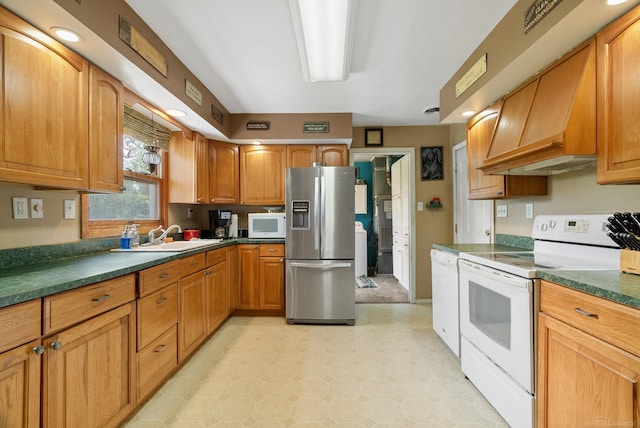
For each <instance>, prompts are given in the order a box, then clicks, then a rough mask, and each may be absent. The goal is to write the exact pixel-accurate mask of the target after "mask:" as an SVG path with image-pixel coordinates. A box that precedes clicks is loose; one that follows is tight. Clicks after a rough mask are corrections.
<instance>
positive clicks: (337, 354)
mask: <svg viewBox="0 0 640 428" xmlns="http://www.w3.org/2000/svg"><path fill="white" fill-rule="evenodd" d="M125 427H126V428H150V427H154V428H155V427H158V428H161V427H180V428H182V427H185V428H186V427H189V428H194V427H229V428H234V427H300V428H302V427H305V428H312V427H332V428H343V427H345V428H346V427H349V428H358V427H362V428H364V427H367V428H369V427H448V428H450V427H478V428H480V427H482V428H487V427H507V424H505V422H504V421H503V420H502V419H501V418H500V416H499V415H498V414H497V413H496V412H495V410H494V409H493V408H492V407H491V406H490V405H489V404H488V403H487V401H486V400H485V399H484V398H483V397H482V396H481V395H480V393H478V391H477V390H476V389H475V388H474V386H473V385H472V384H471V383H470V382H469V381H468V380H466V379H465V377H464V375H463V374H462V372H461V371H460V365H459V362H458V360H457V359H456V358H455V357H454V356H453V355H452V354H451V353H450V352H449V351H448V349H447V348H446V347H445V346H444V345H443V343H442V342H441V341H440V339H439V338H438V336H437V335H436V334H435V333H434V331H433V329H432V326H431V306H430V305H429V304H386V305H366V304H365V305H356V325H355V326H352V327H349V326H315V325H299V324H297V325H287V324H286V322H285V320H284V319H283V318H271V317H233V318H231V319H230V320H228V321H227V323H226V324H225V325H224V326H223V327H222V328H221V329H220V330H219V331H218V332H217V333H216V334H215V335H214V336H213V337H212V338H211V339H210V340H209V341H208V342H207V343H206V344H205V345H204V346H203V347H202V348H201V349H200V350H199V351H198V352H197V353H196V354H195V355H194V356H193V357H192V358H191V359H190V360H189V361H188V362H187V364H186V365H185V366H184V367H183V368H182V369H181V370H180V371H179V372H178V373H177V374H176V375H175V376H174V377H173V378H171V379H170V380H169V381H167V383H166V384H165V385H164V386H163V387H162V388H161V389H160V390H159V391H158V392H157V393H156V394H155V396H154V397H153V398H152V399H151V400H150V401H148V402H147V403H146V404H145V405H144V406H143V407H142V408H141V409H140V410H139V411H138V412H137V414H136V415H134V416H133V417H132V418H131V419H130V420H129V421H128V422H127V423H126V424H125Z"/></svg>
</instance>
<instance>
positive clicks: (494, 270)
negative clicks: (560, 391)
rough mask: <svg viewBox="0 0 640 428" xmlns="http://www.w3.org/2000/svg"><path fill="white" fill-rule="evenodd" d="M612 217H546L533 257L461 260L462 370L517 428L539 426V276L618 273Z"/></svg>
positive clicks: (537, 228) (537, 227)
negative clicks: (560, 272)
mask: <svg viewBox="0 0 640 428" xmlns="http://www.w3.org/2000/svg"><path fill="white" fill-rule="evenodd" d="M608 217H609V215H593V214H590V215H544V216H537V217H536V218H535V220H534V226H533V230H532V234H531V236H532V238H533V239H534V249H533V251H525V252H511V253H499V252H493V253H460V259H459V261H458V268H459V286H460V333H461V339H460V341H461V351H460V354H461V355H460V360H461V366H462V371H463V372H464V373H465V375H466V376H467V377H468V378H469V379H470V380H471V381H472V382H473V383H474V384H475V386H476V387H477V388H478V389H479V390H480V392H481V393H482V394H483V395H484V396H485V398H487V400H489V402H490V403H491V404H492V405H493V406H494V407H495V408H496V410H497V411H498V412H499V413H500V414H501V415H502V417H503V418H504V419H505V420H506V421H507V423H509V424H510V425H511V426H513V427H534V426H535V425H536V421H535V416H536V410H535V409H536V405H535V393H536V391H535V380H536V362H535V350H536V327H537V313H538V310H539V299H540V296H539V290H540V286H539V284H540V280H539V278H538V275H537V272H538V271H540V270H608V269H619V266H620V262H619V251H620V250H619V248H618V247H617V245H616V244H615V243H614V242H613V241H611V239H610V238H609V237H608V236H607V228H606V226H605V225H606V223H607V221H608V220H607V219H608Z"/></svg>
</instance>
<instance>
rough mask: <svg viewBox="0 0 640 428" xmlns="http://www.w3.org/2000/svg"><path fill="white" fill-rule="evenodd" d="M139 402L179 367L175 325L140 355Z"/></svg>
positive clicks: (176, 328)
mask: <svg viewBox="0 0 640 428" xmlns="http://www.w3.org/2000/svg"><path fill="white" fill-rule="evenodd" d="M137 363H138V402H139V403H140V402H142V401H143V400H144V399H145V398H147V396H148V395H149V394H150V393H151V392H153V390H154V389H155V388H156V387H157V386H158V385H160V384H161V383H162V382H163V381H164V380H165V379H166V378H167V376H169V374H171V372H172V371H173V370H174V369H175V368H176V367H177V365H178V327H177V326H176V325H173V326H172V327H171V328H169V330H167V331H165V332H164V333H163V334H161V335H160V336H158V337H157V338H156V339H155V340H154V341H153V342H151V343H150V344H149V345H148V346H147V347H146V348H144V349H143V350H142V351H140V352H139V353H138V358H137Z"/></svg>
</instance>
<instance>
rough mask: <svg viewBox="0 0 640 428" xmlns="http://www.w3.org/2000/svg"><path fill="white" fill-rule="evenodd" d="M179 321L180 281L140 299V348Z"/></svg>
mask: <svg viewBox="0 0 640 428" xmlns="http://www.w3.org/2000/svg"><path fill="white" fill-rule="evenodd" d="M177 321H178V283H177V282H174V283H173V284H171V285H169V286H168V287H165V288H163V289H161V290H158V291H156V292H155V293H153V294H149V295H148V296H145V297H143V298H141V299H139V300H138V350H140V349H142V348H144V347H145V346H147V345H148V344H149V343H151V342H152V341H153V340H154V339H155V338H157V337H158V336H159V335H160V334H162V332H164V331H167V329H168V328H169V327H171V326H172V325H174V324H175V323H176V322H177Z"/></svg>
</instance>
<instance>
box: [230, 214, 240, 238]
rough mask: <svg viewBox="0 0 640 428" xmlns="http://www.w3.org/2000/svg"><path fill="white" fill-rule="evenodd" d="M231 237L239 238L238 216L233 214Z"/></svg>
mask: <svg viewBox="0 0 640 428" xmlns="http://www.w3.org/2000/svg"><path fill="white" fill-rule="evenodd" d="M229 236H230V237H231V238H237V237H238V214H231V225H230V226H229Z"/></svg>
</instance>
